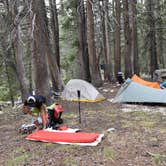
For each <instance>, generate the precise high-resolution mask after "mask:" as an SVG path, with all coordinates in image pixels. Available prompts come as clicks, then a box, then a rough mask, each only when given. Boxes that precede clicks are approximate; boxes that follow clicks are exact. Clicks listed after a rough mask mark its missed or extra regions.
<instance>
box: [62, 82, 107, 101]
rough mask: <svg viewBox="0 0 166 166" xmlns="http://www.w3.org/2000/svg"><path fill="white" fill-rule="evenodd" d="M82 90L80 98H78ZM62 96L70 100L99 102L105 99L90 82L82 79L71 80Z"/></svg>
mask: <svg viewBox="0 0 166 166" xmlns="http://www.w3.org/2000/svg"><path fill="white" fill-rule="evenodd" d="M78 91H80V100H79V99H78ZM61 98H62V99H63V100H68V101H78V100H79V101H81V102H98V101H102V100H105V98H104V96H103V95H102V94H101V93H100V92H99V91H98V90H97V89H96V88H95V87H94V86H93V85H92V84H90V83H89V82H87V81H85V80H81V79H72V80H70V81H69V82H68V83H67V84H66V86H65V88H64V90H63V92H62V94H61Z"/></svg>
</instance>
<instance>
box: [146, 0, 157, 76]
mask: <svg viewBox="0 0 166 166" xmlns="http://www.w3.org/2000/svg"><path fill="white" fill-rule="evenodd" d="M146 7H147V10H148V11H149V12H148V15H147V24H148V25H149V32H148V37H149V57H150V75H151V78H153V73H154V71H155V70H156V69H158V62H157V50H156V26H155V21H156V19H155V16H154V0H147V5H146Z"/></svg>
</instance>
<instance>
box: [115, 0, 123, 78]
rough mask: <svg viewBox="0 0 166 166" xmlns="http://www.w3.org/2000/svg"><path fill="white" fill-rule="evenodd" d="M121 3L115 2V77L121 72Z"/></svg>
mask: <svg viewBox="0 0 166 166" xmlns="http://www.w3.org/2000/svg"><path fill="white" fill-rule="evenodd" d="M120 17H121V2H120V1H119V0H115V20H116V22H115V35H114V75H115V77H116V78H117V74H118V72H119V71H121V46H120V27H121V21H120V20H121V19H120Z"/></svg>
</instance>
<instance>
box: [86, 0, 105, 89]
mask: <svg viewBox="0 0 166 166" xmlns="http://www.w3.org/2000/svg"><path fill="white" fill-rule="evenodd" d="M86 7H87V42H88V52H89V65H90V73H91V81H92V84H93V85H95V86H97V87H99V86H101V85H102V80H101V75H100V71H99V60H98V59H97V57H96V49H95V42H94V19H93V12H92V1H91V0H87V2H86Z"/></svg>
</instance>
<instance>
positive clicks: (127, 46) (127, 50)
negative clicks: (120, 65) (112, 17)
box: [122, 0, 132, 78]
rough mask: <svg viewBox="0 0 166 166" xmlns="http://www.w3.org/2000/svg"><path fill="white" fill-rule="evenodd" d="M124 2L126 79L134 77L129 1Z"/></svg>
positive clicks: (124, 0) (123, 0)
mask: <svg viewBox="0 0 166 166" xmlns="http://www.w3.org/2000/svg"><path fill="white" fill-rule="evenodd" d="M122 2H123V17H124V36H125V78H128V77H131V76H132V66H131V29H130V24H129V8H128V0H122Z"/></svg>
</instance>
